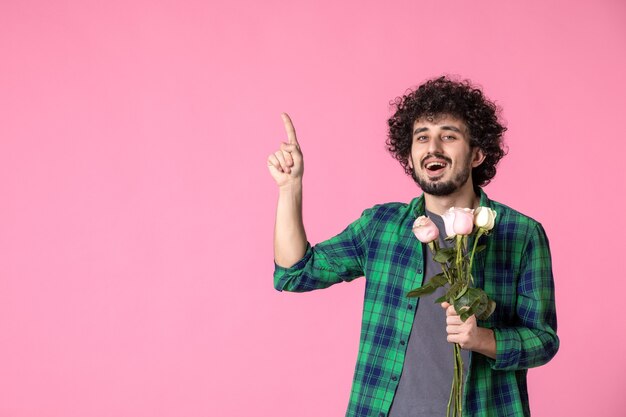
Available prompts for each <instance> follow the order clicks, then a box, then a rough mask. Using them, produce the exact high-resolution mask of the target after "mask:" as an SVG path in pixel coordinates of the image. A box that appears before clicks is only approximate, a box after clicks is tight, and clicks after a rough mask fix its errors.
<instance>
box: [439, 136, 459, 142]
mask: <svg viewBox="0 0 626 417" xmlns="http://www.w3.org/2000/svg"><path fill="white" fill-rule="evenodd" d="M455 139H456V137H454V136H452V135H445V136H442V137H441V140H445V141H452V140H455Z"/></svg>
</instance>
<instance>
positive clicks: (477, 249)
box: [474, 245, 487, 253]
mask: <svg viewBox="0 0 626 417" xmlns="http://www.w3.org/2000/svg"><path fill="white" fill-rule="evenodd" d="M486 247H487V245H478V246H476V251H475V252H474V253H478V252H482V251H484V250H485V248H486Z"/></svg>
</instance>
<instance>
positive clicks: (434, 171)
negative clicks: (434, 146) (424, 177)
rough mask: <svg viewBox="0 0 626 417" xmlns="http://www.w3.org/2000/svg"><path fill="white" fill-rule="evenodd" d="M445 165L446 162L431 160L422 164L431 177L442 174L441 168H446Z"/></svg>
mask: <svg viewBox="0 0 626 417" xmlns="http://www.w3.org/2000/svg"><path fill="white" fill-rule="evenodd" d="M447 166H448V163H447V162H445V161H431V162H428V163H426V164H424V168H425V169H426V173H428V175H429V176H432V177H436V176H438V175H441V174H443V170H444V169H446V167H447Z"/></svg>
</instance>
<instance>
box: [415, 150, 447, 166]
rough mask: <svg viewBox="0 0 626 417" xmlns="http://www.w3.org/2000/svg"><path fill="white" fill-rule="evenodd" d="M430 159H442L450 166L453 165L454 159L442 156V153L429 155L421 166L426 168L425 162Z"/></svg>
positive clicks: (421, 162) (424, 158)
mask: <svg viewBox="0 0 626 417" xmlns="http://www.w3.org/2000/svg"><path fill="white" fill-rule="evenodd" d="M429 158H437V159H441V160H443V161H446V162H447V163H448V164H449V165H452V159H450V158H448V157H447V156H445V155H443V154H440V153H429V154H427V155H426V156H424V157H423V158H422V160H421V161H420V165H421V166H422V168H423V167H424V162H425V161H426V160H427V159H429Z"/></svg>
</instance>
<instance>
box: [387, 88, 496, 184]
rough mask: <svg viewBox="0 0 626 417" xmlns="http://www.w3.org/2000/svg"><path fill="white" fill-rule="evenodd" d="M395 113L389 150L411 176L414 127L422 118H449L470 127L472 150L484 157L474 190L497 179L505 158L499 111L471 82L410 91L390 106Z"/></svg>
mask: <svg viewBox="0 0 626 417" xmlns="http://www.w3.org/2000/svg"><path fill="white" fill-rule="evenodd" d="M390 104H391V106H393V107H395V109H396V111H395V113H394V115H393V116H392V117H391V118H390V119H389V120H388V121H387V122H388V124H389V136H388V138H387V142H386V144H387V150H388V151H389V152H390V153H391V154H392V155H393V157H394V158H396V159H397V160H398V161H400V164H401V165H402V167H403V168H404V171H405V172H406V173H407V174H408V175H412V174H413V172H412V170H411V167H410V166H409V157H410V155H411V144H412V142H413V124H414V123H415V121H416V120H417V119H420V118H422V117H433V118H436V117H438V116H442V115H449V116H453V117H456V118H459V119H461V120H462V121H463V122H465V124H466V125H467V128H468V130H469V135H470V146H472V147H475V146H478V147H479V148H480V149H481V150H482V151H483V153H484V154H485V160H484V161H483V163H482V164H480V165H479V166H477V167H475V168H473V169H472V181H473V183H474V186H475V187H483V186H485V185H487V184H489V182H490V181H491V179H492V178H493V177H494V176H495V175H496V165H497V164H498V161H500V159H502V157H503V156H504V155H506V151H505V149H504V144H503V142H502V136H503V134H504V132H505V131H506V127H504V126H503V125H502V124H501V123H500V122H499V121H498V115H499V109H498V108H497V107H496V105H495V104H494V103H493V102H491V101H489V99H487V98H486V97H485V96H484V94H483V92H482V91H481V90H480V89H479V88H477V87H474V86H473V85H472V84H471V82H470V81H468V80H464V81H454V80H451V79H449V78H447V77H445V76H443V77H439V78H436V79H431V80H428V81H426V82H425V83H423V84H422V85H420V86H419V87H418V88H417V90H414V91H413V90H409V91H407V93H406V94H405V95H404V96H401V97H397V98H396V99H395V100H393V101H392V102H391V103H390Z"/></svg>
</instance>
